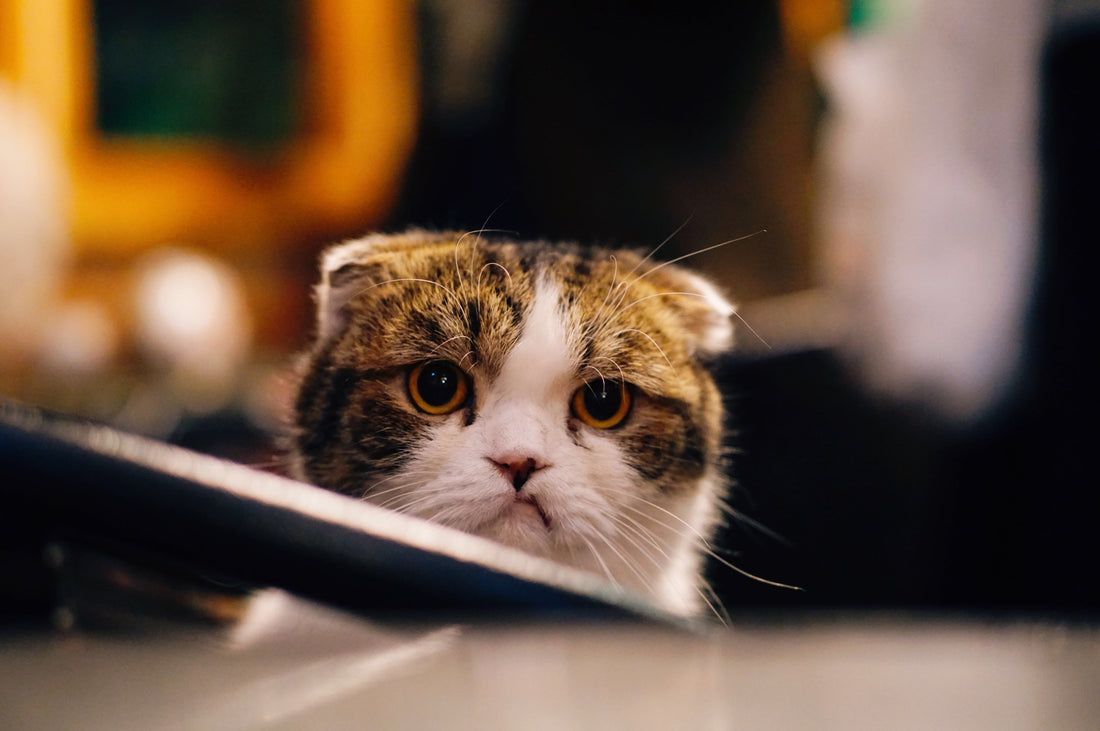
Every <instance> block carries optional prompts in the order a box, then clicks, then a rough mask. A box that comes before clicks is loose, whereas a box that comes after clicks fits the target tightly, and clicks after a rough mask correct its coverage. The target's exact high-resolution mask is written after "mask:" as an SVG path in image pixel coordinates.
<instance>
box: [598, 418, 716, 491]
mask: <svg viewBox="0 0 1100 731" xmlns="http://www.w3.org/2000/svg"><path fill="white" fill-rule="evenodd" d="M647 401H648V403H646V404H644V405H643V404H639V406H640V408H638V409H637V410H636V413H635V414H634V418H632V419H631V421H630V422H629V423H628V424H626V425H625V426H624V427H623V429H622V430H621V433H620V434H618V435H617V438H618V440H619V443H620V445H621V447H622V450H623V457H624V459H625V460H626V462H627V464H629V465H630V467H631V468H632V469H634V471H635V472H637V473H638V474H639V475H640V476H641V477H642V478H643V479H645V480H646V481H647V482H649V483H652V484H653V485H655V486H656V487H657V488H658V489H659V490H660V491H661V492H664V493H677V492H683V491H687V490H690V489H692V488H693V487H694V485H695V482H696V481H697V480H698V479H699V478H700V477H702V476H703V474H704V472H705V471H706V469H707V465H708V463H709V461H710V449H709V448H708V444H707V440H706V437H705V435H704V434H703V433H702V431H701V430H700V429H699V427H698V425H697V424H696V423H695V421H694V420H693V419H692V418H691V417H690V415H689V412H688V409H687V408H686V407H684V406H682V405H679V404H676V403H672V402H661V401H658V400H655V399H647Z"/></svg>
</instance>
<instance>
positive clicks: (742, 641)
mask: <svg viewBox="0 0 1100 731" xmlns="http://www.w3.org/2000/svg"><path fill="white" fill-rule="evenodd" d="M792 619H793V618H787V619H786V620H785V621H782V622H774V621H769V622H765V623H761V622H759V621H754V620H747V619H742V620H740V621H735V622H734V624H733V626H732V627H731V628H714V629H713V630H712V631H704V632H695V633H693V632H686V631H683V630H677V629H672V628H668V627H661V626H656V625H648V626H642V625H639V624H636V623H629V622H620V623H552V622H545V621H543V622H537V623H526V624H516V623H501V622H474V623H469V624H464V625H457V624H456V625H451V624H447V623H445V622H434V621H433V622H430V623H421V624H409V623H395V622H392V621H375V620H368V619H363V618H358V617H354V616H352V615H345V614H341V613H338V612H335V611H333V610H330V609H327V608H324V607H322V606H320V605H316V604H310V603H306V602H302V601H298V600H294V599H291V598H290V597H288V596H287V595H284V594H280V593H274V592H273V593H267V594H265V595H262V598H261V599H260V600H259V601H258V602H256V603H255V604H254V606H253V610H252V612H251V613H250V615H249V617H248V618H247V619H246V620H245V621H244V622H243V623H242V624H241V625H239V626H237V627H236V628H235V629H233V630H230V631H224V630H219V631H213V630H203V631H198V630H189V631H184V630H182V629H180V628H176V629H171V628H166V629H165V630H164V632H161V633H152V634H148V633H147V634H142V635H127V634H117V633H116V634H97V633H84V632H72V633H62V632H52V631H42V632H29V633H23V634H17V635H10V634H9V635H7V636H5V637H4V638H3V639H2V640H0V677H3V679H4V680H3V682H2V683H0V727H4V728H21V729H56V728H83V729H100V728H102V729H125V728H141V729H168V728H171V729H222V728H226V729H228V728H234V729H235V728H387V729H392V728H398V729H403V728H408V729H422V728H470V729H474V728H478V729H481V728H569V729H575V728H654V729H657V728H660V729H669V728H693V729H712V728H713V729H725V728H752V729H761V728H815V729H860V728H868V729H871V728H874V729H882V728H890V729H906V728H941V729H942V728H953V729H970V728H973V729H991V728H996V729H1040V728H1041V729H1086V728H1097V727H1100V699H1098V698H1097V697H1096V694H1095V689H1096V687H1097V684H1098V682H1100V633H1098V632H1096V631H1095V630H1093V629H1087V628H1081V627H1077V628H1073V627H1067V626H1054V625H1051V624H1042V623H1023V622H1013V623H982V622H975V621H957V620H951V621H942V620H933V619H928V618H913V617H908V616H900V615H897V616H894V615H890V616H870V617H869V616H852V617H846V618H843V619H836V618H833V619H822V618H820V617H819V618H816V619H813V618H806V617H803V618H800V619H797V621H792Z"/></svg>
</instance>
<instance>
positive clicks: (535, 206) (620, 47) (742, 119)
mask: <svg viewBox="0 0 1100 731" xmlns="http://www.w3.org/2000/svg"><path fill="white" fill-rule="evenodd" d="M469 8H470V6H469V5H468V4H462V3H454V2H450V1H449V0H426V1H425V2H423V3H421V32H422V35H423V37H424V43H423V45H422V68H423V70H424V78H423V81H422V84H423V90H424V91H423V96H424V109H423V118H422V132H421V135H420V138H419V140H418V142H417V148H416V152H415V154H414V158H413V161H412V164H411V167H410V173H409V178H408V181H407V184H406V186H405V190H404V192H403V196H402V201H401V204H400V205H399V207H398V208H397V210H396V211H395V213H394V215H393V216H391V220H392V221H393V222H394V223H393V224H392V225H394V226H395V227H401V226H404V225H407V224H409V223H412V224H415V225H423V226H430V227H449V228H459V229H476V228H480V227H482V226H483V225H487V226H489V227H490V228H496V229H505V230H514V231H518V232H520V233H521V234H522V235H523V237H524V238H547V239H551V240H558V239H565V240H579V241H582V242H586V243H591V242H600V243H608V244H621V245H628V246H642V247H652V246H656V245H657V244H658V243H660V242H661V241H662V240H664V239H665V238H666V237H668V236H669V235H670V234H671V233H672V232H673V231H675V230H677V229H678V228H680V227H681V226H682V225H683V224H685V223H686V222H689V221H690V223H688V225H687V226H684V228H683V229H682V230H681V231H679V233H678V234H677V235H676V236H675V237H674V238H673V239H672V241H670V242H669V245H668V246H667V247H666V248H665V249H664V250H663V253H664V255H665V256H667V257H672V256H675V255H678V254H684V253H688V252H690V251H695V250H698V249H702V248H704V247H706V246H709V245H712V244H717V243H719V242H720V241H724V240H728V239H733V238H736V237H739V236H743V235H746V234H751V233H753V232H754V231H759V230H761V229H767V230H768V233H767V235H765V236H759V237H756V238H754V239H751V240H749V241H747V242H743V243H741V244H739V245H735V246H736V254H735V255H729V254H728V252H727V255H725V256H723V255H720V254H716V255H703V256H701V257H700V258H698V259H695V260H693V262H694V263H695V264H697V265H700V266H704V267H708V268H709V269H710V270H711V271H712V272H713V273H715V274H716V275H717V276H719V278H720V279H721V280H722V281H724V282H725V283H726V284H727V285H728V286H729V288H730V291H731V292H733V293H734V295H735V297H736V298H737V299H738V301H745V300H747V299H752V298H756V297H760V296H764V295H769V294H777V293H781V292H788V291H793V290H796V289H800V288H803V287H805V286H808V284H809V263H810V262H809V259H810V257H809V253H808V244H809V233H808V228H809V220H808V208H809V201H808V198H809V196H808V193H807V191H808V190H809V186H808V181H809V161H810V139H811V133H812V118H813V109H814V101H815V96H814V93H813V87H812V85H811V83H810V79H809V73H808V70H807V69H804V68H802V67H800V66H798V65H797V64H796V63H794V62H793V61H792V60H791V59H790V58H788V57H787V56H786V55H785V54H784V49H783V38H782V33H781V26H780V21H779V13H778V10H777V8H776V5H775V4H774V3H767V2H764V3H761V2H754V3H695V4H692V5H690V6H684V5H683V4H682V3H672V2H655V3H646V4H644V5H639V4H637V3H627V2H613V3H598V4H592V3H579V2H555V1H553V0H549V1H548V0H531V1H529V2H524V3H500V2H488V3H479V4H478V5H477V10H476V12H475V11H473V10H471V9H469ZM486 16H487V17H486ZM468 36H473V38H474V40H472V41H471V40H468V39H467V38H468ZM463 39H467V40H463Z"/></svg>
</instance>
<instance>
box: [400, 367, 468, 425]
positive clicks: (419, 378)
mask: <svg viewBox="0 0 1100 731" xmlns="http://www.w3.org/2000/svg"><path fill="white" fill-rule="evenodd" d="M469 380H470V379H469V376H467V375H466V374H465V373H463V372H462V369H461V368H459V367H458V366H456V365H455V364H454V363H449V362H447V361H445V360H432V361H428V362H427V363H421V364H420V365H418V366H416V367H415V368H413V369H412V370H411V371H409V380H408V386H409V400H410V401H412V402H413V405H414V406H416V408H418V409H420V410H421V411H423V412H424V413H425V414H433V415H435V416H441V415H443V414H449V413H451V412H452V411H457V410H458V409H459V408H460V407H461V406H462V405H463V404H464V403H466V394H467V393H468V392H469Z"/></svg>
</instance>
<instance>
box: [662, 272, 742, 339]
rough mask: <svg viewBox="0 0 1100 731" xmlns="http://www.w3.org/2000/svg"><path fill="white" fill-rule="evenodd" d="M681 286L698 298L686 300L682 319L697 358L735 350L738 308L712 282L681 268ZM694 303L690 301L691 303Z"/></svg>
mask: <svg viewBox="0 0 1100 731" xmlns="http://www.w3.org/2000/svg"><path fill="white" fill-rule="evenodd" d="M675 277H676V279H677V280H679V281H678V282H677V287H679V288H680V289H681V290H682V291H684V292H690V293H692V294H695V295H698V296H697V297H685V298H683V300H684V301H683V303H682V304H683V310H682V320H683V322H684V328H685V330H686V332H687V334H688V336H689V344H690V346H691V348H692V351H693V355H695V356H696V357H698V358H701V359H703V360H707V359H710V358H713V357H715V356H717V355H719V354H721V353H724V352H726V351H728V350H730V349H731V348H732V347H733V321H732V320H731V319H730V318H731V316H732V315H733V313H734V312H736V308H735V307H734V306H733V305H732V304H730V302H729V301H728V300H727V299H726V298H725V297H724V296H723V295H722V293H721V292H719V291H718V288H717V287H715V286H714V285H713V284H711V283H710V282H709V281H707V280H706V279H704V278H703V277H701V276H699V275H698V274H694V273H692V272H689V271H686V270H683V269H680V270H677V271H676V273H675ZM689 300H690V301H689Z"/></svg>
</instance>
